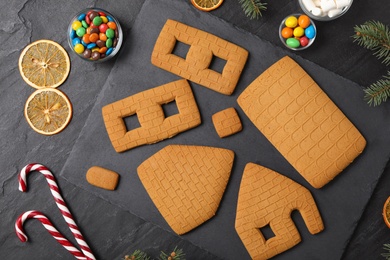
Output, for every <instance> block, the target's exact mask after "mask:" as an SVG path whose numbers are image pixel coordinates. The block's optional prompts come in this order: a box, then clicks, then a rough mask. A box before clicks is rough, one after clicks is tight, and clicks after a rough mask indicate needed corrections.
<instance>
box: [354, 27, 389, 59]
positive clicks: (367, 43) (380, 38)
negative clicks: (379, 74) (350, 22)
mask: <svg viewBox="0 0 390 260" xmlns="http://www.w3.org/2000/svg"><path fill="white" fill-rule="evenodd" d="M354 30H355V35H353V38H354V41H356V42H357V43H358V44H359V45H360V46H363V47H365V48H367V49H369V50H372V51H374V55H375V56H376V57H377V58H378V59H383V61H382V62H383V63H385V64H386V65H390V30H389V27H387V26H386V25H384V24H383V23H381V22H378V21H367V22H365V23H364V24H362V25H360V26H355V27H354Z"/></svg>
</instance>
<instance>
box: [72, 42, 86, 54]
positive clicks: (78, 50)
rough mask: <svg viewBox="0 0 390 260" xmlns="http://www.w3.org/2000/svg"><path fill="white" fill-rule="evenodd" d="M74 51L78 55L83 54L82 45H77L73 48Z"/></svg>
mask: <svg viewBox="0 0 390 260" xmlns="http://www.w3.org/2000/svg"><path fill="white" fill-rule="evenodd" d="M74 51H75V52H76V53H78V54H81V53H83V52H84V45H82V44H81V43H78V44H76V45H75V46H74Z"/></svg>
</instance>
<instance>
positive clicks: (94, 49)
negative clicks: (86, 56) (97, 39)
mask: <svg viewBox="0 0 390 260" xmlns="http://www.w3.org/2000/svg"><path fill="white" fill-rule="evenodd" d="M91 51H92V52H94V51H99V47H95V48H92V50H91Z"/></svg>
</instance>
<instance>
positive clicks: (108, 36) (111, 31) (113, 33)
mask: <svg viewBox="0 0 390 260" xmlns="http://www.w3.org/2000/svg"><path fill="white" fill-rule="evenodd" d="M106 35H107V38H111V39H112V38H114V36H115V31H114V30H113V29H111V28H110V29H107V31H106Z"/></svg>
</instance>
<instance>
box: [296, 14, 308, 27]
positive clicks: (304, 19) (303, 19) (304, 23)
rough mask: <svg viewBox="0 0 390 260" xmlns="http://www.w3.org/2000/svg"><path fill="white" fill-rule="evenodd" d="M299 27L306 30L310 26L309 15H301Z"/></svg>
mask: <svg viewBox="0 0 390 260" xmlns="http://www.w3.org/2000/svg"><path fill="white" fill-rule="evenodd" d="M298 25H299V26H300V27H302V28H306V27H308V26H309V25H310V18H309V17H308V16H307V15H304V14H302V15H300V16H299V17H298Z"/></svg>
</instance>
